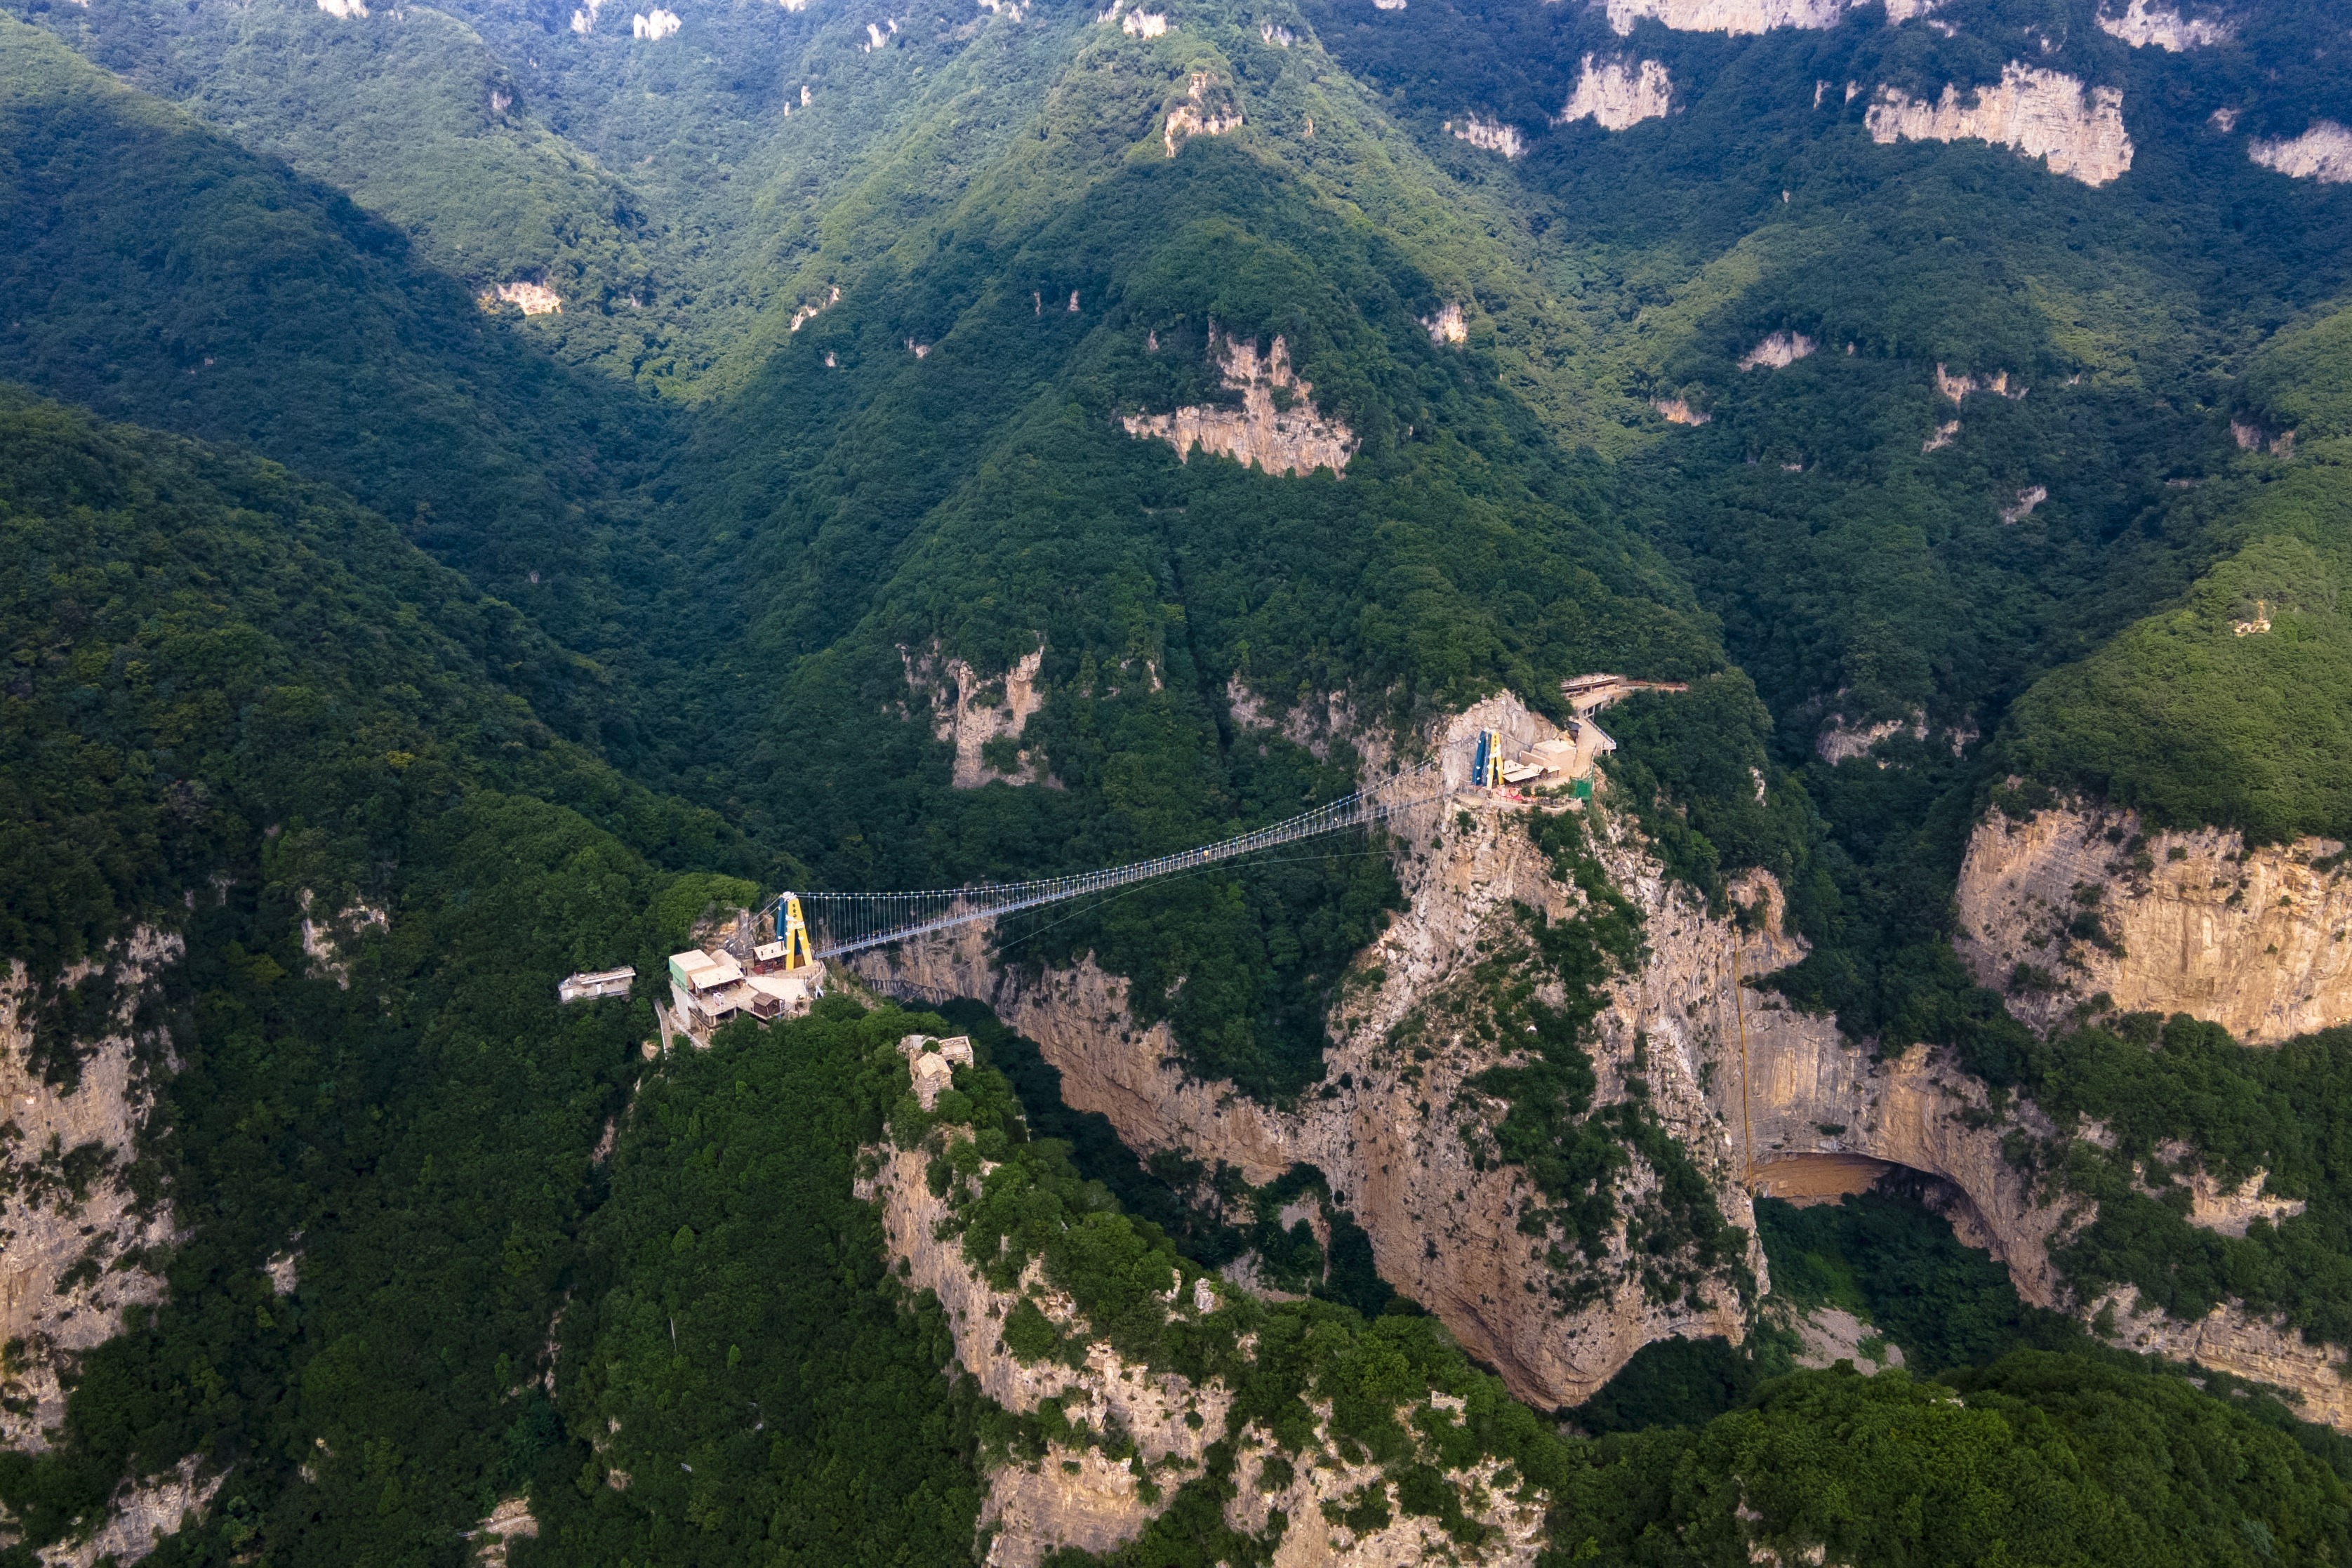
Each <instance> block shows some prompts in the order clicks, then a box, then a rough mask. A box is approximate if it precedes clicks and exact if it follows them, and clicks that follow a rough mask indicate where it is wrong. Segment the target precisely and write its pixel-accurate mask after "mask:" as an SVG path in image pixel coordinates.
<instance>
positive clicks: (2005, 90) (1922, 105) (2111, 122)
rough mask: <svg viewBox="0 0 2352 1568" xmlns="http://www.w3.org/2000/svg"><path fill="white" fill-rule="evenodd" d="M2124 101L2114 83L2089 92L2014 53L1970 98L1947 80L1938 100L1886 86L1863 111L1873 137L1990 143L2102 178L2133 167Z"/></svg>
mask: <svg viewBox="0 0 2352 1568" xmlns="http://www.w3.org/2000/svg"><path fill="white" fill-rule="evenodd" d="M2123 106H2124V95H2123V93H2122V92H2121V91H2120V90H2118V89H2115V88H2111V87H2098V88H2093V89H2090V91H2089V93H2088V94H2087V95H2086V94H2085V93H2084V89H2083V83H2082V82H2081V80H2079V79H2076V78H2074V77H2071V76H2067V75H2064V74H2063V73H2062V72H2059V71H2053V70H2042V69H2041V68H2038V67H2034V66H2028V65H2021V64H2020V63H2018V62H2016V61H2014V60H2012V61H2011V62H2010V63H2009V64H2008V65H2006V66H2004V67H2002V68H2001V73H2000V81H1998V82H1996V83H1994V84H1992V85H1990V86H1987V87H1980V88H1979V89H1976V92H1975V93H1974V94H1973V96H1972V100H1971V101H1969V102H1968V103H1965V104H1964V103H1962V102H1961V101H1960V92H1959V89H1958V88H1957V87H1954V86H1949V85H1948V86H1946V87H1945V89H1944V96H1943V97H1942V98H1941V99H1939V100H1937V101H1936V102H1933V103H1928V102H1925V101H1923V100H1919V99H1916V98H1912V97H1910V96H1909V95H1907V94H1906V93H1904V92H1901V91H1899V90H1898V89H1895V88H1891V87H1884V88H1881V89H1879V90H1878V101H1877V102H1875V103H1874V104H1872V105H1871V106H1870V109H1869V111H1868V112H1867V113H1866V114H1864V117H1863V118H1864V123H1865V124H1867V125H1868V126H1869V127H1870V136H1871V140H1872V141H1874V142H1895V141H1904V142H1959V141H1973V142H1992V143H1993V144H1995V145H1996V146H2001V147H2011V148H2015V149H2016V150H2017V151H2018V152H2019V153H2023V154H2024V155H2025V156H2026V157H2029V158H2040V159H2042V161H2043V162H2044V163H2047V164H2048V165H2049V169H2050V172H2051V173H2052V174H2065V175H2067V176H2069V177H2071V178H2074V179H2077V180H2080V181H2082V182H2083V183H2084V184H2086V185H2104V184H2106V183H2107V182H2108V181H2110V180H2113V179H2116V178H2118V177H2119V176H2121V175H2122V174H2123V173H2124V172H2125V171H2126V170H2127V169H2129V168H2130V167H2131V162H2132V143H2131V137H2130V136H2129V135H2127V134H2126V132H2125V131H2124V109H2123Z"/></svg>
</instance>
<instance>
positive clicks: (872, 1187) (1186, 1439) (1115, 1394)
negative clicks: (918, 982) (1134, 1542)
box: [859, 1150, 1233, 1568]
mask: <svg viewBox="0 0 2352 1568" xmlns="http://www.w3.org/2000/svg"><path fill="white" fill-rule="evenodd" d="M928 1163H929V1158H928V1156H926V1155H925V1154H924V1153H923V1152H920V1151H919V1150H899V1151H896V1152H891V1153H890V1154H889V1156H888V1158H887V1161H886V1162H885V1163H884V1164H883V1165H882V1167H881V1169H880V1171H879V1173H877V1176H876V1177H875V1179H874V1181H873V1182H872V1183H871V1184H869V1185H866V1186H864V1187H862V1188H861V1190H860V1194H859V1195H860V1196H863V1197H868V1198H878V1199H879V1200H880V1202H881V1205H882V1225H883V1232H884V1235H885V1237H886V1238H887V1245H888V1247H889V1249H890V1254H891V1256H892V1257H893V1258H905V1259H906V1260H907V1261H908V1267H909V1270H910V1272H909V1274H908V1283H909V1285H910V1286H911V1287H912V1288H913V1289H918V1290H924V1289H928V1290H930V1291H932V1292H934V1293H935V1294H937V1295H938V1297H939V1299H940V1305H941V1306H942V1307H944V1308H945V1309H946V1310H947V1313H948V1321H949V1322H950V1324H951V1325H952V1326H953V1331H954V1333H955V1342H956V1359H957V1361H958V1362H959V1363H961V1365H962V1367H963V1369H964V1371H966V1372H967V1373H971V1375H972V1376H973V1377H975V1378H977V1379H979V1381H980V1388H981V1392H982V1393H983V1394H987V1395H988V1396H989V1397H990V1398H991V1399H993V1400H995V1401H996V1402H997V1404H999V1405H1003V1406H1004V1408H1006V1409H1007V1410H1015V1411H1022V1412H1029V1411H1034V1410H1035V1409H1036V1408H1037V1406H1038V1405H1039V1403H1040V1402H1041V1401H1043V1400H1045V1399H1050V1398H1055V1397H1059V1398H1060V1400H1061V1402H1062V1407H1063V1411H1064V1413H1065V1414H1066V1415H1067V1416H1068V1417H1069V1418H1070V1420H1071V1421H1073V1422H1074V1423H1081V1422H1082V1423H1085V1424H1087V1425H1088V1426H1093V1427H1095V1428H1096V1429H1097V1430H1101V1429H1103V1428H1104V1427H1105V1426H1106V1424H1107V1423H1111V1424H1116V1425H1117V1426H1119V1427H1120V1428H1122V1429H1124V1430H1125V1431H1126V1432H1127V1433H1128V1435H1129V1436H1131V1437H1133V1438H1134V1439H1135V1446H1136V1449H1137V1451H1138V1453H1139V1454H1140V1455H1141V1456H1142V1458H1143V1460H1144V1462H1145V1463H1147V1464H1149V1465H1150V1466H1151V1467H1152V1468H1155V1469H1157V1470H1160V1472H1161V1473H1162V1475H1163V1476H1165V1478H1166V1486H1167V1489H1168V1490H1169V1491H1171V1492H1172V1491H1173V1490H1174V1489H1175V1488H1176V1487H1177V1486H1179V1485H1181V1484H1182V1482H1183V1481H1184V1480H1185V1479H1189V1478H1190V1477H1191V1476H1192V1475H1194V1474H1197V1473H1198V1472H1199V1470H1200V1468H1201V1463H1202V1455H1203V1454H1204V1453H1205V1452H1206V1451H1207V1448H1208V1446H1209V1445H1210V1444H1211V1443H1213V1442H1214V1441H1215V1440H1216V1439H1217V1437H1218V1436H1219V1435H1220V1434H1221V1433H1223V1430H1224V1425H1225V1412H1226V1410H1227V1408H1228V1407H1229V1406H1230V1405H1232V1404H1233V1394H1232V1391H1231V1390H1229V1389H1227V1388H1225V1387H1224V1386H1223V1385H1222V1384H1209V1385H1207V1386H1205V1387H1197V1388H1196V1387H1195V1386H1193V1385H1192V1384H1191V1383H1189V1382H1187V1381H1186V1380H1185V1379H1183V1378H1181V1377H1178V1376H1176V1375H1175V1374H1174V1373H1157V1374H1155V1373H1150V1372H1147V1371H1146V1370H1145V1369H1143V1368H1141V1367H1137V1366H1129V1365H1128V1364H1127V1363H1124V1362H1122V1361H1121V1360H1120V1359H1119V1358H1118V1355H1117V1354H1116V1353H1115V1352H1112V1350H1111V1349H1110V1347H1109V1346H1108V1345H1105V1344H1101V1343H1097V1344H1095V1345H1093V1346H1091V1347H1089V1349H1088V1351H1087V1363H1086V1366H1085V1368H1084V1369H1083V1370H1080V1371H1075V1372H1074V1371H1072V1370H1071V1369H1070V1368H1068V1367H1066V1366H1064V1365H1063V1364H1061V1363H1058V1362H1041V1363H1034V1364H1029V1363H1023V1362H1021V1361H1018V1360H1016V1359H1015V1358H1014V1357H1013V1355H1012V1354H1011V1353H1010V1352H1008V1351H1006V1350H1005V1348H1004V1342H1003V1339H1002V1338H1001V1337H1000V1333H1001V1327H1000V1326H1001V1325H1002V1324H1003V1321H1004V1315H1005V1313H1006V1312H1008V1311H1010V1310H1012V1309H1013V1305H1014V1304H1015V1302H1016V1301H1017V1300H1018V1299H1019V1298H1018V1297H1016V1296H1014V1295H1013V1294H1010V1293H1008V1292H1005V1291H1002V1290H998V1289H994V1288H993V1287H992V1286H991V1285H990V1284H989V1283H988V1281H987V1280H985V1279H982V1278H981V1277H980V1276H979V1275H978V1274H976V1273H974V1272H973V1271H972V1268H971V1265H969V1264H968V1263H966V1262H965V1261H964V1257H963V1244H962V1242H961V1239H958V1238H955V1237H950V1238H949V1239H948V1240H945V1241H941V1240H939V1239H938V1237H939V1233H940V1224H941V1222H942V1221H945V1220H947V1219H948V1218H949V1217H950V1210H949V1207H948V1204H947V1200H946V1199H945V1198H942V1197H939V1196H936V1195H934V1194H932V1192H931V1190H930V1188H929V1185H928V1184H926V1183H925V1181H924V1175H923V1173H924V1168H925V1166H926V1165H927V1164H928ZM1035 1272H1036V1269H1035V1266H1034V1264H1033V1265H1032V1266H1031V1274H1030V1275H1029V1276H1024V1279H1023V1281H1022V1285H1023V1289H1024V1291H1026V1290H1028V1289H1030V1288H1031V1287H1033V1286H1036V1285H1038V1281H1037V1280H1036V1279H1035V1278H1034V1275H1035ZM1204 1289H1205V1287H1204ZM1038 1293H1039V1295H1040V1296H1041V1297H1042V1300H1040V1302H1039V1304H1040V1306H1041V1307H1042V1308H1043V1310H1044V1311H1045V1315H1046V1317H1047V1318H1049V1319H1051V1320H1052V1321H1054V1323H1055V1326H1056V1327H1057V1328H1064V1329H1066V1328H1068V1327H1070V1326H1071V1324H1072V1322H1073V1320H1074V1319H1075V1318H1076V1309H1075V1308H1074V1307H1073V1306H1072V1305H1071V1303H1070V1301H1069V1300H1068V1298H1066V1297H1064V1296H1060V1295H1059V1294H1058V1293H1056V1292H1053V1291H1049V1290H1044V1289H1042V1288H1040V1289H1039V1292H1038ZM1207 1305H1208V1306H1210V1307H1213V1306H1214V1305H1215V1302H1214V1300H1213V1299H1212V1300H1209V1301H1208V1302H1207ZM1186 1415H1199V1416H1200V1418H1201V1419H1200V1422H1199V1424H1198V1425H1197V1426H1195V1425H1191V1424H1188V1423H1187V1422H1186V1420H1185V1417H1186ZM1090 1455H1091V1458H1089V1456H1090ZM1064 1460H1070V1461H1073V1462H1076V1464H1077V1465H1078V1466H1079V1468H1078V1470H1077V1471H1076V1473H1075V1474H1074V1473H1072V1472H1070V1471H1068V1470H1066V1469H1065V1468H1063V1464H1062V1461H1064ZM1137 1482H1138V1477H1136V1476H1135V1475H1133V1474H1131V1473H1129V1470H1128V1469H1127V1468H1126V1467H1124V1466H1118V1467H1113V1466H1111V1465H1108V1464H1107V1463H1104V1462H1103V1461H1102V1458H1101V1456H1100V1455H1099V1454H1098V1453H1094V1452H1093V1451H1092V1450H1081V1451H1076V1452H1069V1453H1065V1452H1063V1451H1061V1450H1060V1449H1058V1448H1056V1449H1055V1450H1053V1451H1051V1452H1049V1453H1048V1454H1047V1456H1046V1458H1045V1461H1044V1462H1043V1464H1042V1465H1041V1466H1040V1467H1039V1468H1037V1469H1035V1470H1030V1469H1028V1468H1024V1467H1023V1466H1020V1465H1017V1464H1013V1465H1007V1466H1005V1467H1004V1468H1002V1469H1000V1470H999V1471H998V1472H997V1473H996V1476H995V1477H994V1479H992V1482H991V1484H990V1489H989V1496H988V1502H987V1504H986V1505H985V1507H984V1508H983V1510H982V1525H983V1526H993V1527H994V1528H995V1529H996V1531H997V1536H996V1541H995V1545H994V1547H993V1548H992V1550H991V1552H990V1553H989V1559H988V1561H989V1563H991V1564H992V1565H1009V1568H1028V1565H1029V1564H1031V1563H1035V1562H1037V1561H1038V1559H1039V1558H1041V1557H1043V1556H1044V1555H1045V1553H1046V1552H1049V1551H1052V1550H1054V1549H1055V1548H1056V1547H1061V1546H1076V1547H1080V1548H1083V1549H1084V1550H1086V1551H1088V1552H1102V1551H1108V1549H1109V1548H1111V1547H1113V1546H1116V1545H1118V1544H1119V1542H1123V1541H1126V1540H1129V1539H1130V1538H1131V1537H1133V1535H1134V1534H1135V1533H1136V1531H1139V1530H1140V1529H1142V1528H1143V1524H1144V1521H1145V1520H1146V1519H1147V1518H1149V1517H1150V1511H1151V1510H1147V1509H1146V1508H1145V1507H1144V1505H1143V1502H1142V1500H1141V1498H1140V1497H1139V1494H1138V1490H1137Z"/></svg>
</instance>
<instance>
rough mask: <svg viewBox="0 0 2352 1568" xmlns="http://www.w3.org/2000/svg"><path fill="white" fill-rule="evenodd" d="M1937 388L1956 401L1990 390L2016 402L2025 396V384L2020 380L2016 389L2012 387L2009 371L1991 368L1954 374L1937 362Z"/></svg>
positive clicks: (1962, 400)
mask: <svg viewBox="0 0 2352 1568" xmlns="http://www.w3.org/2000/svg"><path fill="white" fill-rule="evenodd" d="M1936 390H1937V392H1940V393H1942V394H1943V395H1945V396H1946V397H1948V398H1950V399H1951V400H1952V401H1953V402H1955V403H1960V402H1964V401H1965V400H1966V399H1967V398H1968V395H1969V394H1970V393H1972V392H1990V393H1991V394H1992V395H1994V396H1995V397H2006V398H2008V399H2009V400H2010V401H2011V402H2012V403H2014V402H2017V401H2019V400H2021V399H2022V398H2023V397H2024V396H2025V384H2024V383H2023V382H2020V383H2019V384H2017V388H2016V390H2015V391H2011V389H2010V384H2009V372H2007V371H2005V370H1989V371H1986V372H1984V373H1983V374H1976V375H1954V374H1952V373H1951V372H1950V371H1948V370H1946V369H1945V368H1944V362H1943V361H1941V360H1937V362H1936Z"/></svg>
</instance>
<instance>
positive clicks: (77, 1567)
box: [36, 1454, 225, 1568]
mask: <svg viewBox="0 0 2352 1568" xmlns="http://www.w3.org/2000/svg"><path fill="white" fill-rule="evenodd" d="M223 1479H225V1476H224V1474H223V1473H221V1472H215V1473H213V1474H211V1475H206V1474H204V1473H203V1472H202V1471H201V1470H200V1469H199V1468H198V1465H197V1461H196V1458H195V1456H194V1455H193V1454H192V1455H190V1456H189V1457H188V1458H184V1459H183V1460H181V1461H180V1462H179V1464H178V1465H177V1466H175V1467H174V1468H172V1469H169V1470H166V1471H164V1472H163V1474H162V1475H160V1476H154V1477H151V1478H150V1479H147V1480H145V1481H143V1482H134V1481H125V1482H124V1483H123V1484H122V1485H121V1486H120V1487H118V1488H117V1489H115V1493H114V1496H113V1497H112V1498H110V1499H109V1500H108V1502H107V1506H106V1517H105V1518H104V1519H103V1520H102V1521H100V1523H99V1525H98V1527H97V1528H96V1529H95V1530H92V1531H90V1532H89V1534H88V1535H86V1536H82V1537H80V1538H79V1539H75V1538H73V1537H68V1538H67V1539H66V1540H64V1541H61V1542H58V1543H57V1544H56V1545H54V1546H45V1547H43V1548H41V1550H40V1551H39V1552H37V1553H36V1555H37V1556H38V1557H39V1558H40V1560H41V1568H93V1565H94V1564H96V1563H101V1562H110V1563H114V1564H115V1565H116V1568H130V1564H131V1563H137V1562H140V1561H141V1560H142V1559H144V1558H145V1557H147V1556H148V1555H149V1554H150V1553H152V1552H153V1551H154V1550H155V1548H156V1546H157V1545H159V1544H160V1543H161V1542H163V1538H164V1537H165V1536H168V1535H176V1534H178V1533H179V1531H180V1528H181V1526H182V1525H183V1524H184V1523H186V1522H187V1521H188V1519H189V1518H190V1517H191V1516H194V1518H197V1519H202V1518H203V1517H204V1514H205V1509H206V1508H207V1507H208V1506H210V1504H211V1502H212V1500H213V1494H214V1493H215V1492H216V1491H218V1490H219V1489H220V1484H221V1482H222V1480H223Z"/></svg>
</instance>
